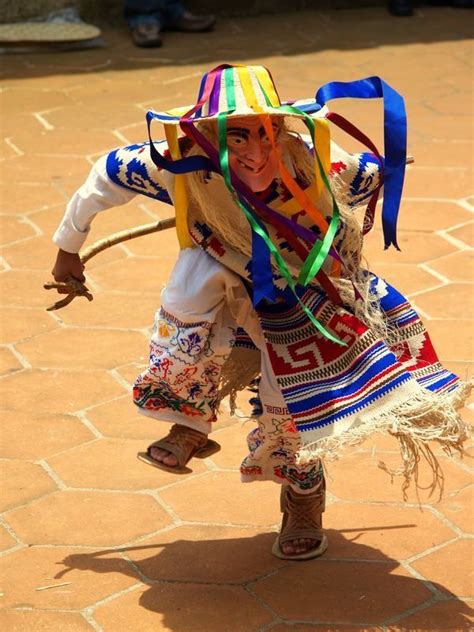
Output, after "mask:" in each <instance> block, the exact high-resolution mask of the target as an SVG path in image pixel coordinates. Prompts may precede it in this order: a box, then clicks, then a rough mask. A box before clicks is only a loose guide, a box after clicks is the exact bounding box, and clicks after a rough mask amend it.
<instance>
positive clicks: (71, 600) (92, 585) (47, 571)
mask: <svg viewBox="0 0 474 632" xmlns="http://www.w3.org/2000/svg"><path fill="white" fill-rule="evenodd" d="M0 568H1V572H2V576H3V577H4V581H3V584H2V591H3V599H2V603H3V606H4V607H6V608H15V607H17V606H18V604H28V605H29V606H30V607H32V608H38V609H47V610H49V609H56V608H57V609H60V610H78V609H82V608H85V607H86V606H89V605H92V604H94V603H95V602H96V601H99V600H102V599H105V597H108V596H109V595H113V594H114V593H116V592H119V591H122V590H124V589H126V588H128V587H129V586H132V585H133V584H135V583H137V581H139V578H138V576H137V575H136V573H135V572H134V570H133V568H132V567H131V565H130V564H129V563H127V562H126V561H125V560H123V559H122V558H121V557H120V554H119V553H117V552H113V551H102V550H97V549H90V550H89V549H84V548H82V547H81V548H78V549H75V548H63V547H53V548H50V547H28V548H25V549H21V550H18V551H15V552H13V553H11V554H10V555H7V556H6V557H2V558H1V559H0ZM65 582H69V585H67V586H60V585H59V584H63V583H65ZM43 586H57V588H51V589H47V590H41V591H39V590H37V589H38V588H41V587H43Z"/></svg>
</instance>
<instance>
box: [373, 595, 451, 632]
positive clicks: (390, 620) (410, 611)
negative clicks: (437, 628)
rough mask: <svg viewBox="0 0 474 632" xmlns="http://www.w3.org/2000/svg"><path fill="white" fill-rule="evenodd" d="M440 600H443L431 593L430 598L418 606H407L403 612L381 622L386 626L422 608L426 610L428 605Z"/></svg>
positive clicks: (420, 610)
mask: <svg viewBox="0 0 474 632" xmlns="http://www.w3.org/2000/svg"><path fill="white" fill-rule="evenodd" d="M440 601H443V600H441V599H439V598H438V597H437V596H436V595H433V596H432V597H431V598H430V599H428V600H426V601H424V602H423V603H421V604H418V606H413V607H412V608H408V609H407V610H404V611H403V612H400V613H398V614H396V615H393V616H392V617H389V618H388V619H385V621H384V622H383V624H384V625H386V626H387V625H392V624H393V623H397V621H400V620H401V619H405V618H406V617H409V616H410V615H412V614H416V613H418V612H422V611H423V610H426V609H427V608H429V607H430V606H432V605H434V604H436V603H438V602H440ZM402 630H403V628H402Z"/></svg>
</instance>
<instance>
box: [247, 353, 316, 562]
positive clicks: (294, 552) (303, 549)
mask: <svg viewBox="0 0 474 632" xmlns="http://www.w3.org/2000/svg"><path fill="white" fill-rule="evenodd" d="M251 403H252V404H253V405H254V412H253V415H254V417H255V418H256V420H257V423H258V428H257V429H256V430H254V431H252V432H251V433H250V434H249V436H248V438H247V441H248V444H249V450H250V453H249V455H248V456H247V457H246V459H245V460H244V462H243V463H242V466H241V475H242V480H243V481H244V482H250V481H252V480H273V481H276V482H278V483H280V484H282V486H283V487H282V493H281V510H282V513H283V521H282V527H281V531H280V535H279V537H278V539H277V542H276V544H275V546H274V549H273V552H274V554H275V555H277V556H279V557H288V558H291V557H292V556H294V557H295V559H296V558H297V557H308V558H310V557H316V556H318V555H321V554H322V553H323V552H324V551H325V550H326V547H327V540H326V537H325V536H324V535H323V533H322V519H321V514H322V512H323V511H324V501H325V480H324V472H323V468H322V464H321V461H320V460H319V459H315V460H314V461H312V462H309V463H306V464H304V465H301V464H299V463H297V454H298V451H299V449H300V437H299V433H298V431H297V429H296V426H295V424H294V422H293V420H292V418H291V416H290V415H289V412H288V410H287V408H286V404H285V401H284V399H283V396H282V394H281V391H280V389H279V387H278V384H277V381H276V378H275V376H274V375H273V370H272V367H271V364H270V360H269V358H268V354H267V353H266V352H265V351H264V350H262V374H261V378H260V381H259V384H258V397H254V398H252V400H251Z"/></svg>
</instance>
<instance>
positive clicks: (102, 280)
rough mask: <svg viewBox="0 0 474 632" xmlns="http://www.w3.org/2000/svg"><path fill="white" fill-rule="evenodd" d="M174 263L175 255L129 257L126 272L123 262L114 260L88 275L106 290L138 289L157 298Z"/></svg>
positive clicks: (135, 290) (132, 290)
mask: <svg viewBox="0 0 474 632" xmlns="http://www.w3.org/2000/svg"><path fill="white" fill-rule="evenodd" d="M175 263H176V258H175V257H140V258H135V257H130V258H129V259H128V260H127V270H126V274H124V266H123V262H115V263H111V264H109V265H106V266H103V267H102V268H101V269H100V270H94V271H93V272H91V274H90V276H91V278H93V279H94V280H95V281H96V282H97V283H98V284H99V285H100V286H101V287H103V288H104V289H106V290H108V289H110V290H120V291H122V292H128V291H131V292H137V291H140V292H144V293H148V294H150V293H153V294H154V295H155V296H156V297H157V298H158V297H159V295H160V291H161V289H162V287H163V284H164V283H167V281H168V279H169V277H170V274H171V270H172V269H173V267H174V264H175Z"/></svg>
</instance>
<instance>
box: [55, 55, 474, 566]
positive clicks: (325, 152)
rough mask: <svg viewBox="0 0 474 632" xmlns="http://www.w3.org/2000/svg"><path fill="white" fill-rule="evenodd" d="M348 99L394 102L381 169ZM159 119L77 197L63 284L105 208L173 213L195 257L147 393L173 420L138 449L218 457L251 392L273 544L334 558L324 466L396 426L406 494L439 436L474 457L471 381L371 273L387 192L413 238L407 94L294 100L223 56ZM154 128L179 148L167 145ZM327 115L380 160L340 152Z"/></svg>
mask: <svg viewBox="0 0 474 632" xmlns="http://www.w3.org/2000/svg"><path fill="white" fill-rule="evenodd" d="M347 96H353V97H363V98H368V97H382V96H383V97H384V112H385V123H384V127H385V156H384V158H382V156H381V155H380V154H379V153H378V151H377V149H376V148H375V146H374V145H373V144H372V143H371V141H370V140H369V139H368V138H367V137H366V136H365V135H364V134H363V133H362V132H360V131H359V130H357V129H356V128H355V127H354V126H353V125H352V124H351V123H349V122H348V121H347V120H346V119H344V118H343V117H341V116H339V115H337V114H335V113H333V112H330V111H329V110H328V109H327V107H326V106H325V102H326V101H327V100H329V99H331V98H336V97H347ZM147 122H148V131H149V142H148V143H141V144H136V145H131V146H129V147H125V148H121V149H117V150H115V151H112V152H111V153H110V154H108V155H107V156H105V157H103V158H101V159H100V160H99V161H98V162H97V163H96V164H95V166H94V167H93V169H92V171H91V174H90V175H89V178H88V179H87V181H86V183H85V184H84V185H83V186H82V187H81V188H80V189H79V191H78V192H77V193H76V194H75V195H74V196H73V198H72V199H71V201H70V203H69V205H68V207H67V210H66V214H65V216H64V219H63V221H62V222H61V224H60V226H59V228H58V230H57V232H56V234H55V236H54V241H55V243H56V244H57V245H58V246H59V248H60V250H59V253H58V257H57V261H56V264H55V267H54V270H53V274H54V277H55V279H56V281H64V280H65V279H66V278H67V277H68V276H73V277H75V278H76V279H79V280H82V279H84V275H83V269H82V268H83V266H82V263H81V261H80V258H79V255H78V254H77V253H78V251H79V249H80V247H81V245H82V244H83V242H84V240H85V238H86V237H87V234H88V231H89V227H90V222H91V220H92V219H93V217H94V216H95V215H96V214H97V213H98V212H102V211H103V210H105V209H107V208H110V207H113V206H117V205H120V204H124V203H126V202H127V201H129V200H130V199H131V198H132V197H133V196H134V195H136V194H137V193H142V194H144V195H147V196H149V197H151V198H155V199H158V200H161V201H165V202H168V203H171V204H173V205H174V207H175V212H176V225H177V232H178V238H179V243H180V247H181V251H180V254H179V257H178V260H177V262H176V265H175V267H174V270H173V272H172V274H171V278H170V280H169V283H168V284H167V286H166V288H165V290H164V291H163V293H162V296H161V306H160V308H159V310H158V312H157V314H156V319H155V326H154V330H153V335H152V338H151V342H150V363H149V367H148V369H147V370H146V371H144V372H143V373H142V374H141V375H140V376H139V377H138V378H137V380H136V383H135V386H134V402H135V404H136V405H137V406H138V408H139V410H140V412H142V413H143V414H145V415H147V416H149V417H152V418H154V419H156V420H159V421H166V422H169V423H171V424H172V427H171V430H170V432H169V433H168V434H167V435H166V436H165V437H164V438H162V439H161V440H159V441H157V442H155V443H153V444H152V445H151V446H149V447H148V449H147V451H146V452H144V453H141V454H140V455H139V456H140V458H141V459H142V460H144V461H145V462H146V463H148V464H150V465H153V466H155V467H158V468H161V469H166V470H167V471H172V472H175V473H176V474H183V473H186V472H189V466H188V463H189V461H190V460H191V459H192V458H193V457H199V458H202V457H204V456H207V455H210V454H212V453H214V452H215V451H216V450H218V449H219V445H218V444H217V443H216V442H215V441H213V440H212V439H209V434H210V433H211V432H212V426H213V423H214V421H215V420H216V417H217V415H218V412H219V403H220V401H221V400H222V398H223V397H226V396H228V395H230V401H231V407H232V406H233V405H234V402H235V396H236V393H237V392H239V391H240V390H242V389H244V388H246V387H249V386H250V387H251V388H252V389H253V390H254V391H255V392H254V395H255V396H254V397H253V398H252V404H253V406H254V410H253V415H252V416H253V418H254V419H255V421H256V427H255V428H254V429H253V430H252V431H251V432H250V434H249V436H248V447H249V452H248V455H247V456H246V457H245V459H244V461H243V463H242V465H241V476H242V480H243V481H244V482H251V481H261V480H272V481H275V482H276V483H278V484H280V485H281V509H282V512H283V522H282V527H281V531H280V534H279V536H278V538H277V539H276V541H275V544H274V546H273V553H274V554H275V555H276V556H278V557H280V558H283V559H309V558H313V557H317V556H318V555H321V554H322V553H323V552H324V551H325V549H326V547H327V539H326V536H325V535H324V533H323V531H322V512H323V511H324V504H325V503H324V500H325V480H324V473H323V468H322V461H323V460H324V459H330V458H335V457H338V456H340V455H342V454H343V452H344V450H345V448H347V446H352V445H356V444H358V443H360V442H362V441H363V440H364V439H365V438H366V437H368V436H369V435H371V434H372V433H374V432H383V433H389V434H391V435H393V436H394V437H395V438H396V439H398V441H399V442H400V445H401V453H402V457H403V472H404V476H405V486H406V485H408V483H409V481H410V479H411V478H412V477H413V476H414V475H415V474H416V468H417V464H418V461H419V457H420V455H426V456H427V457H428V459H429V460H430V462H431V463H435V462H436V458H435V456H434V454H433V453H432V452H431V449H430V447H429V445H428V442H429V441H436V442H438V444H441V445H442V446H443V447H444V448H445V449H446V450H451V449H456V450H459V451H461V450H462V442H463V440H464V438H465V436H466V429H465V426H464V424H463V422H462V421H461V419H460V417H459V415H458V413H457V412H456V409H457V408H459V407H460V406H462V405H463V402H464V400H465V398H466V396H467V394H468V392H469V390H470V386H469V385H468V384H466V383H463V382H461V381H460V380H459V378H458V377H456V376H455V375H453V374H452V373H450V372H449V371H447V370H446V369H444V368H443V367H442V366H441V365H440V363H439V361H438V358H437V356H436V353H435V351H434V349H433V346H432V344H431V342H430V339H429V336H428V334H427V332H426V330H425V328H424V326H423V324H422V323H421V321H420V319H419V317H418V316H417V314H416V312H415V311H414V309H413V308H412V306H411V305H410V304H409V302H408V301H407V300H406V299H405V298H404V297H403V296H402V295H401V294H400V293H399V292H398V291H397V290H395V289H394V288H393V287H392V286H391V285H389V283H388V282H387V281H385V280H382V279H380V278H378V277H377V276H375V275H374V274H373V273H371V272H370V271H368V270H367V269H366V268H365V267H364V265H363V263H362V257H361V253H362V243H363V235H364V234H366V233H367V232H368V231H369V230H370V228H371V227H372V224H373V221H374V213H375V210H376V203H377V198H378V194H379V192H380V188H381V186H382V184H383V185H384V204H383V208H382V224H383V228H384V238H385V245H386V246H387V247H388V246H394V247H398V246H397V237H396V218H397V212H398V205H399V201H400V196H401V189H402V185H403V175H404V168H405V162H406V152H405V145H406V126H405V110H404V105H403V100H402V99H401V97H400V96H399V95H398V94H397V93H396V92H395V91H394V90H393V89H392V88H390V86H388V85H387V84H385V83H384V82H383V81H382V80H380V79H378V78H376V77H372V78H370V79H365V80H360V81H356V82H350V83H347V84H343V83H331V84H327V85H326V86H324V87H323V88H321V89H320V90H318V92H317V93H316V98H315V99H307V100H304V101H294V102H288V103H282V102H281V101H280V98H279V96H278V93H277V91H276V87H275V85H274V83H273V80H272V77H271V75H270V73H269V72H268V71H267V70H266V69H265V68H263V67H260V66H229V65H222V66H218V67H217V68H214V69H213V70H211V71H210V72H209V73H207V74H205V75H204V77H203V79H202V82H201V87H200V90H199V95H198V100H197V103H196V105H194V106H193V107H190V106H188V107H185V108H179V109H176V110H171V111H168V112H159V113H157V112H149V113H148V114H147ZM156 122H160V123H162V124H163V125H164V129H165V135H166V141H159V142H154V141H152V138H151V130H152V129H154V127H153V124H154V123H155V125H156ZM330 122H331V123H332V124H335V125H338V126H339V127H341V128H342V129H344V130H345V131H347V132H348V133H350V134H351V135H353V136H355V137H356V138H357V139H358V140H359V141H361V142H362V143H364V144H366V146H367V147H368V149H369V150H370V151H369V152H364V153H360V154H353V155H351V154H348V153H347V152H345V151H343V150H342V149H341V148H340V147H338V146H337V145H336V144H335V143H333V142H331V140H330V129H329V123H330ZM178 132H179V134H178ZM363 205H366V206H367V208H366V210H365V216H364V218H363V222H359V219H358V218H357V216H356V213H355V210H356V209H357V208H360V207H361V206H363ZM152 273H153V271H152V270H150V274H152ZM436 471H437V470H436V468H435V467H434V472H435V473H436ZM438 482H439V481H438V480H437V479H436V476H435V478H434V483H433V484H434V485H435V484H436V483H438Z"/></svg>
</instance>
